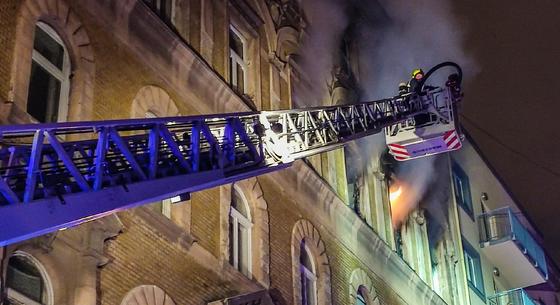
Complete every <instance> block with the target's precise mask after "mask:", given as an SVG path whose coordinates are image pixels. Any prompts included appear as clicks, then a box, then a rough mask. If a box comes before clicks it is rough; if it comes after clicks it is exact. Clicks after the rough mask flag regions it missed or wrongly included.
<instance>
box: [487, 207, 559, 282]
mask: <svg viewBox="0 0 560 305" xmlns="http://www.w3.org/2000/svg"><path fill="white" fill-rule="evenodd" d="M478 225H479V232H480V243H481V245H482V247H485V246H487V245H494V244H498V243H501V242H504V241H508V240H511V241H514V242H515V244H516V245H517V246H518V247H519V249H520V250H521V251H522V252H523V254H525V255H526V256H527V257H528V258H529V259H530V260H531V262H532V263H533V264H534V266H535V267H536V268H537V269H538V270H539V271H540V273H541V274H542V275H543V276H544V277H545V278H548V269H547V265H546V257H545V254H544V251H543V249H542V247H541V246H540V245H539V244H538V243H537V241H536V240H535V238H533V236H532V235H531V233H530V232H529V231H528V230H527V229H526V228H525V227H524V226H523V224H522V223H521V222H520V221H519V219H518V218H517V216H515V214H514V213H513V212H512V211H511V208H509V207H505V208H500V209H497V210H494V211H490V212H487V213H484V214H481V215H479V216H478Z"/></svg>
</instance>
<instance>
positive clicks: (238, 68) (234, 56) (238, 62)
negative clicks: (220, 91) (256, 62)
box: [229, 26, 247, 94]
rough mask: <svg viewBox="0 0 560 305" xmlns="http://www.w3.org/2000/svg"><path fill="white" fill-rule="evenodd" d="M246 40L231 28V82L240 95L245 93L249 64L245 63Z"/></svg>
mask: <svg viewBox="0 0 560 305" xmlns="http://www.w3.org/2000/svg"><path fill="white" fill-rule="evenodd" d="M245 56H246V50H245V39H243V36H242V35H241V34H240V33H239V32H238V31H237V30H236V29H235V28H234V27H233V26H230V28H229V81H230V85H231V86H232V87H233V89H235V90H236V91H237V92H238V93H241V94H243V93H245V92H246V88H245V80H246V79H247V77H246V76H247V75H246V73H247V64H246V62H245Z"/></svg>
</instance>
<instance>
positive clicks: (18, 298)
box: [6, 288, 42, 305]
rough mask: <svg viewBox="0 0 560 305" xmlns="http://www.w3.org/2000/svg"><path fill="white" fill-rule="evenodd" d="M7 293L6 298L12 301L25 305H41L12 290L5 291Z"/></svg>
mask: <svg viewBox="0 0 560 305" xmlns="http://www.w3.org/2000/svg"><path fill="white" fill-rule="evenodd" d="M6 290H7V291H8V298H9V299H14V300H16V301H17V302H19V303H23V304H25V305H42V304H41V303H38V302H35V301H33V300H32V299H30V298H28V297H26V296H25V295H23V294H21V293H19V292H17V291H16V290H13V289H12V288H8V289H6Z"/></svg>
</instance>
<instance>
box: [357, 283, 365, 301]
mask: <svg viewBox="0 0 560 305" xmlns="http://www.w3.org/2000/svg"><path fill="white" fill-rule="evenodd" d="M362 290H363V287H362V286H360V288H358V291H356V305H367V302H366V298H365V296H364V293H363V292H362Z"/></svg>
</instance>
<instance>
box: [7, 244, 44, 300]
mask: <svg viewBox="0 0 560 305" xmlns="http://www.w3.org/2000/svg"><path fill="white" fill-rule="evenodd" d="M14 256H20V257H23V258H25V259H28V260H30V261H31V263H33V265H34V266H35V267H36V268H37V270H39V274H41V278H42V279H43V282H44V284H45V290H46V293H47V297H46V299H47V302H46V304H44V305H53V304H54V292H53V291H54V290H53V287H52V282H51V279H50V277H49V275H48V273H47V269H46V268H45V266H43V264H41V262H40V261H39V260H38V259H36V258H35V257H34V256H32V255H31V254H29V253H27V252H23V251H20V250H17V251H15V252H14V253H13V254H12V256H11V257H14ZM10 290H12V291H13V292H14V293H16V294H13V295H12V296H17V297H19V296H22V297H23V298H25V299H17V298H16V300H18V301H19V300H21V301H22V302H24V303H25V304H28V302H27V300H29V301H31V302H32V303H29V304H30V305H35V304H41V303H37V302H35V301H32V300H31V299H29V298H28V297H26V296H24V295H22V294H21V293H18V292H17V291H15V290H13V289H10V288H9V287H8V295H10Z"/></svg>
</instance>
